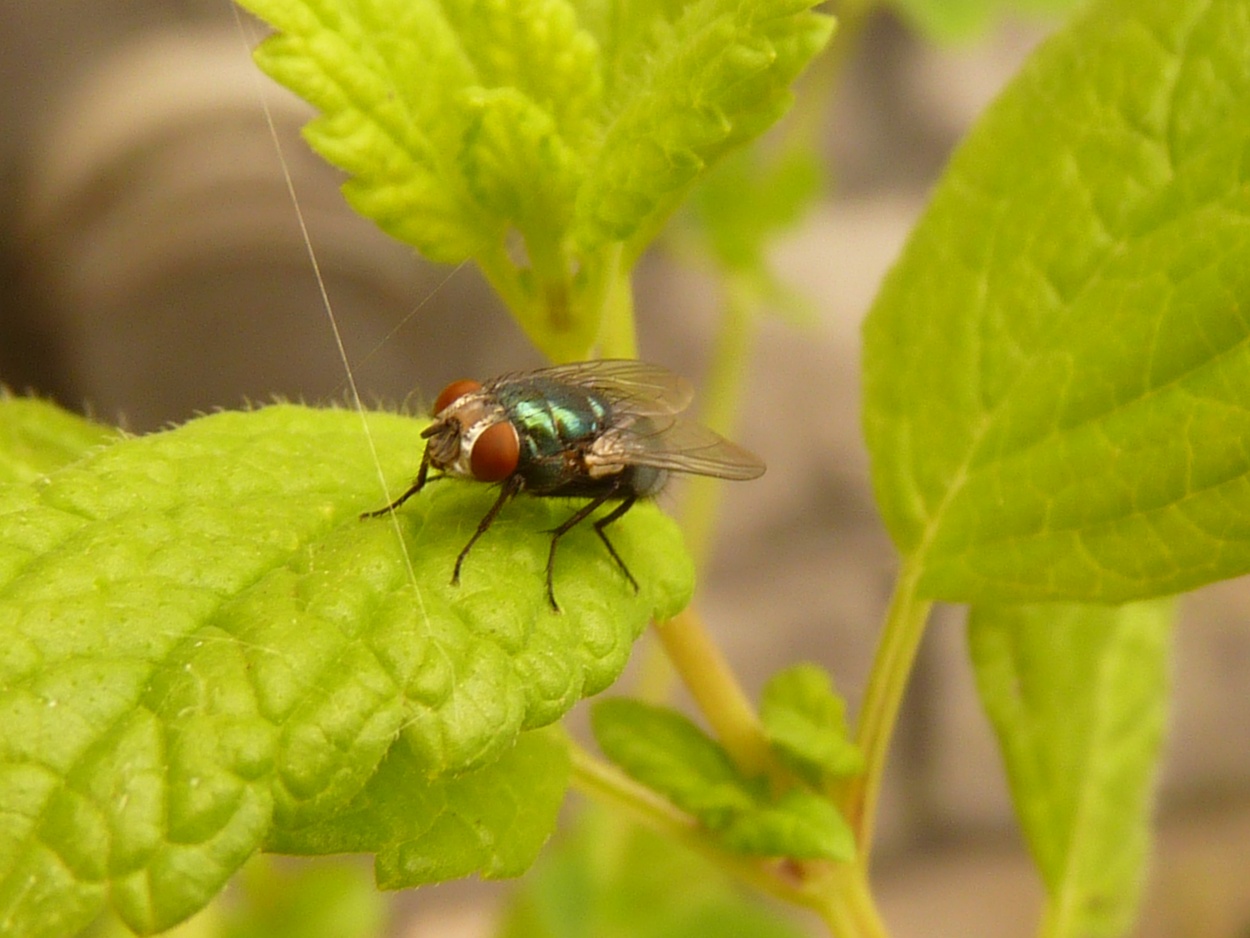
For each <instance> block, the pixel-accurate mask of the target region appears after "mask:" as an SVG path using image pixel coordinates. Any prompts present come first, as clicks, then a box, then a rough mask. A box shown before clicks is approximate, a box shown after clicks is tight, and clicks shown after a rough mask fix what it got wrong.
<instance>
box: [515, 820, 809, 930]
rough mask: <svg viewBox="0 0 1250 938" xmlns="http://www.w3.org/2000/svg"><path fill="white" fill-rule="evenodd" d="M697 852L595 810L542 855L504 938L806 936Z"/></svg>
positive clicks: (526, 881) (517, 897)
mask: <svg viewBox="0 0 1250 938" xmlns="http://www.w3.org/2000/svg"><path fill="white" fill-rule="evenodd" d="M805 934H807V932H805V931H804V930H802V929H800V928H799V927H798V926H797V925H793V924H790V923H789V922H788V921H786V919H785V917H784V916H783V915H781V914H779V913H778V911H777V910H776V909H766V908H764V907H763V906H761V905H760V904H759V903H758V902H753V901H751V900H750V899H748V898H746V897H745V896H743V895H742V892H741V890H740V889H738V888H735V887H734V885H733V884H732V883H731V882H730V881H729V880H728V878H727V877H726V876H725V874H724V873H723V872H722V871H721V870H719V869H718V868H717V867H715V866H713V865H712V864H711V863H709V862H708V861H707V860H706V859H704V858H703V857H702V856H700V855H699V854H696V853H694V852H692V851H691V850H689V849H688V848H686V847H683V846H682V845H681V844H678V843H674V842H673V841H671V840H669V839H667V838H662V837H660V836H659V835H657V834H653V833H651V832H650V831H648V830H645V829H643V828H641V827H637V826H634V825H631V824H628V823H626V822H624V821H623V820H622V819H620V818H615V817H609V816H608V815H607V814H606V813H605V812H603V811H601V810H598V809H595V808H590V809H589V810H586V811H584V812H582V813H581V814H580V815H579V817H578V819H577V823H576V824H575V826H574V828H573V830H572V831H569V832H565V833H563V834H562V835H561V839H560V841H559V842H558V843H556V844H555V845H553V847H551V848H549V849H548V850H546V851H545V852H544V853H543V857H542V859H541V860H540V861H539V862H538V864H537V865H536V866H535V868H534V869H533V871H531V872H530V873H529V874H528V875H527V876H526V877H525V879H524V880H523V881H522V882H521V884H520V889H519V891H518V892H517V893H516V894H515V895H514V897H513V899H512V901H511V903H510V905H509V907H508V909H507V910H506V911H505V913H504V919H503V923H502V926H501V928H500V930H499V932H498V935H499V938H708V936H714V935H726V936H733V938H800V936H802V935H805Z"/></svg>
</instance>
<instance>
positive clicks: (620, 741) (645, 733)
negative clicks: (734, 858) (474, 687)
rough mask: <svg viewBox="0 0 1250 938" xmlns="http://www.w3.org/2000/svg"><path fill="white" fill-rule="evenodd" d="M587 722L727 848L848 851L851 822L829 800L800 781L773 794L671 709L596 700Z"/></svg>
mask: <svg viewBox="0 0 1250 938" xmlns="http://www.w3.org/2000/svg"><path fill="white" fill-rule="evenodd" d="M591 726H592V727H593V729H594V733H595V739H596V740H598V742H599V746H600V748H601V749H602V750H603V752H604V754H605V755H606V756H607V757H608V758H609V759H611V760H612V761H613V762H615V763H617V764H618V765H619V766H620V767H621V768H622V769H624V770H625V772H626V773H628V774H629V775H630V776H631V777H632V778H634V779H635V780H636V781H638V782H641V783H642V784H643V785H646V786H647V787H649V788H652V789H654V790H656V791H657V792H659V793H660V794H662V795H663V796H664V797H665V798H667V799H668V800H669V801H671V802H672V803H673V804H675V805H676V806H677V807H679V808H681V809H682V810H683V811H686V812H688V813H689V814H691V815H693V816H694V817H695V818H697V819H698V820H699V821H700V822H701V823H702V824H703V825H704V826H705V827H706V828H708V830H710V831H713V832H714V833H716V834H718V835H720V837H721V839H722V841H723V842H724V843H725V845H726V846H728V847H730V848H731V849H734V850H737V851H740V852H743V853H753V854H760V855H764V856H788V857H795V858H798V859H810V858H818V857H819V858H826V859H832V860H848V859H850V858H851V857H853V856H854V854H855V843H854V838H853V836H852V834H851V831H850V828H849V827H848V826H847V824H846V822H845V821H844V820H843V819H842V816H841V815H840V814H838V812H837V810H836V809H835V808H834V807H833V805H832V804H830V803H829V802H828V801H826V800H824V799H822V798H820V797H819V796H817V795H815V794H813V793H811V792H809V791H806V790H804V789H801V788H795V789H792V790H790V791H787V792H783V793H781V794H780V795H778V796H776V797H774V796H773V795H771V794H770V793H769V791H768V787H767V784H766V782H765V781H764V780H763V779H749V778H746V777H745V776H743V775H742V774H741V773H740V772H739V771H738V769H737V767H736V766H735V765H734V764H733V761H732V760H731V759H730V758H729V755H728V754H727V753H726V752H725V751H724V750H723V749H722V748H721V747H720V745H719V744H718V743H716V742H715V741H714V740H712V739H711V738H710V737H708V736H707V735H706V734H705V733H704V732H703V731H702V730H700V729H699V728H698V727H697V726H695V725H694V723H692V722H691V721H690V720H689V719H687V718H686V717H685V716H683V715H682V714H680V713H678V712H677V711H675V710H671V709H668V708H666V707H654V706H651V705H649V704H644V703H642V702H641V701H637V700H628V699H625V698H621V697H618V698H612V699H608V700H600V701H597V702H596V703H595V704H594V706H593V707H592V709H591Z"/></svg>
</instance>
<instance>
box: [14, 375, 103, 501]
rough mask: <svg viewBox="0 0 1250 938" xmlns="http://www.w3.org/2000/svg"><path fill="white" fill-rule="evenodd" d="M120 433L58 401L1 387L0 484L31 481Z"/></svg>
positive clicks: (79, 456) (77, 457)
mask: <svg viewBox="0 0 1250 938" xmlns="http://www.w3.org/2000/svg"><path fill="white" fill-rule="evenodd" d="M119 436H120V434H119V433H118V432H117V431H116V430H114V429H112V428H111V427H105V426H102V425H101V424H98V423H92V422H91V421H90V420H84V419H83V418H82V417H79V416H76V415H75V414H71V413H70V412H69V411H67V410H61V408H59V407H57V406H56V405H55V404H50V403H48V402H47V401H41V400H38V399H37V398H30V397H10V396H9V395H8V394H6V393H5V392H4V391H3V389H0V485H3V484H4V483H6V482H30V481H32V480H34V479H37V478H39V477H40V476H41V475H44V474H45V473H48V472H51V471H52V470H54V469H59V468H61V466H64V465H65V464H66V463H71V462H73V461H74V460H75V459H79V458H81V457H82V456H84V455H85V454H86V453H88V452H89V451H90V450H92V449H95V448H96V447H98V446H103V445H105V444H108V443H112V442H113V441H114V440H116V439H117V438H118V437H119Z"/></svg>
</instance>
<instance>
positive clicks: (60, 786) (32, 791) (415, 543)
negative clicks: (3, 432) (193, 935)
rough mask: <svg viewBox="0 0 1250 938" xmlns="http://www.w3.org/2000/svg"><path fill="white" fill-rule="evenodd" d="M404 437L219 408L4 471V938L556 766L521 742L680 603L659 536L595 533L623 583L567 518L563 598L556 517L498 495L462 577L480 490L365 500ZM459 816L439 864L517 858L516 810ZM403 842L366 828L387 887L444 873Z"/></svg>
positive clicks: (411, 426)
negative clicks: (329, 828) (611, 546)
mask: <svg viewBox="0 0 1250 938" xmlns="http://www.w3.org/2000/svg"><path fill="white" fill-rule="evenodd" d="M366 424H367V426H368V428H369V431H370V434H371V437H372V444H373V446H374V447H376V452H377V459H378V463H377V464H375V462H374V458H373V455H372V453H371V449H370V443H369V441H368V440H367V439H366V436H365V433H364V429H365V425H366ZM421 428H422V424H421V422H419V421H414V420H411V419H408V418H404V417H399V416H394V415H388V414H370V415H366V416H364V417H362V416H361V415H359V414H356V413H351V412H346V411H335V410H328V411H318V410H313V409H309V408H303V407H295V406H275V407H269V408H265V409H262V410H259V411H255V412H251V413H221V414H216V415H213V416H210V417H205V418H203V419H200V420H195V421H192V422H191V423H188V424H187V425H186V426H184V427H182V428H180V429H177V430H174V431H170V432H166V433H159V434H154V435H151V436H147V437H141V438H135V439H126V440H122V441H120V442H117V443H114V444H113V445H112V446H109V447H107V448H104V449H102V450H99V451H97V452H95V453H93V454H92V455H90V456H88V457H86V458H85V459H82V460H79V461H78V462H76V463H73V464H72V465H70V466H68V467H66V468H65V469H63V470H61V471H60V472H57V473H54V474H53V475H52V476H50V477H48V478H46V479H43V480H40V481H37V482H35V483H32V484H23V485H9V486H7V487H3V488H0V740H2V741H3V742H2V744H0V804H3V805H4V806H5V811H6V819H7V820H6V823H5V824H4V825H0V923H2V924H3V926H4V927H3V928H0V930H4V931H12V932H13V933H16V934H22V935H26V936H32V938H37V936H41V935H49V936H54V935H65V934H71V933H73V932H74V931H75V930H76V929H77V928H78V927H81V925H83V924H85V923H86V922H87V921H89V920H90V919H91V918H92V917H93V916H94V915H95V914H96V913H97V912H98V911H99V910H100V908H101V907H102V906H103V904H104V903H105V902H106V901H108V902H111V904H112V905H113V906H114V908H115V909H116V911H117V912H118V914H119V915H120V916H121V917H122V918H123V919H124V920H125V921H126V922H127V923H128V924H129V925H131V927H133V928H135V929H136V930H138V931H140V932H145V933H150V932H152V931H156V930H159V929H161V928H165V927H168V926H169V925H171V924H173V923H174V922H176V921H178V920H180V919H181V918H183V917H185V916H186V915H188V914H190V913H191V912H193V911H194V910H195V909H197V908H199V907H200V906H201V905H203V904H204V903H205V902H206V901H207V900H208V899H209V898H211V897H212V895H213V894H214V893H215V892H216V891H217V890H218V889H219V888H220V886H221V885H222V883H223V882H224V881H225V880H226V878H227V877H228V876H229V875H230V874H231V873H232V872H233V871H234V870H235V869H236V868H237V867H238V866H239V865H240V864H241V863H242V862H243V861H244V860H245V859H247V857H248V856H250V855H251V854H252V853H253V852H254V851H255V850H257V849H258V848H260V847H261V846H263V845H266V844H270V843H272V842H274V841H277V840H280V839H281V838H282V837H286V838H290V839H292V841H293V839H294V837H295V835H296V832H300V831H315V830H318V829H319V828H318V825H324V824H325V822H326V821H327V819H329V818H333V817H335V816H336V815H338V814H339V813H341V812H342V811H343V810H344V809H345V808H346V807H347V806H349V805H354V804H357V802H356V801H354V799H357V798H358V797H365V798H367V799H370V800H369V807H368V811H366V812H365V815H367V816H368V817H369V818H373V819H374V820H376V818H377V817H380V816H381V814H382V812H383V810H384V809H385V810H396V811H397V810H401V808H402V809H403V810H408V809H410V808H411V807H412V804H413V801H412V799H413V798H419V797H420V796H421V794H422V792H421V789H422V788H423V787H424V786H429V785H433V784H434V783H439V784H442V783H441V782H440V781H439V780H442V779H445V778H446V777H448V776H452V775H458V774H461V773H465V772H470V771H472V770H481V769H484V767H487V766H492V767H493V768H492V771H494V772H496V773H498V774H497V776H496V777H495V784H496V785H497V786H499V787H500V788H503V789H506V788H508V786H511V787H512V789H513V790H515V789H516V788H518V787H520V786H527V787H533V788H535V789H536V790H541V791H544V792H549V791H551V786H554V785H558V784H562V782H557V781H556V779H557V778H559V779H562V777H563V774H564V772H565V768H564V764H563V760H562V759H558V758H552V757H550V756H547V757H543V758H540V755H541V752H542V751H545V750H543V749H542V747H541V746H539V745H538V743H537V742H534V741H530V742H527V743H526V745H525V746H521V745H520V744H519V743H518V742H517V740H518V738H526V737H529V735H530V734H525V735H524V736H523V735H522V733H523V731H525V730H529V729H532V728H535V727H538V726H541V725H544V724H547V723H550V722H552V721H554V720H556V719H558V718H559V717H560V716H561V715H562V714H563V713H564V712H565V711H566V710H567V709H568V708H569V707H571V706H572V705H573V703H575V702H576V701H577V700H578V699H579V698H580V697H582V696H584V695H586V694H590V693H594V692H597V691H599V690H602V689H603V688H604V687H606V686H608V684H610V683H611V682H612V681H613V680H614V679H615V677H616V676H617V674H618V673H619V672H620V670H621V668H622V667H624V664H625V662H626V659H627V657H628V654H629V650H630V646H631V643H632V641H633V640H634V638H636V637H637V635H638V634H639V633H640V632H641V630H642V629H643V628H644V626H645V625H646V623H647V621H648V620H649V618H650V617H651V616H652V615H658V616H660V617H667V616H670V615H672V614H673V613H675V612H676V611H677V610H679V609H680V608H681V606H682V605H684V603H685V602H686V601H687V599H688V596H689V593H690V590H691V578H692V577H691V569H690V565H689V561H688V559H687V558H686V557H685V555H684V554H683V552H682V549H681V546H680V538H679V536H678V534H677V531H676V527H675V525H673V524H672V523H671V522H670V521H668V520H667V519H666V518H664V517H663V516H662V515H661V514H660V513H659V512H658V511H657V510H656V509H654V508H653V507H651V506H641V507H640V508H638V509H635V510H634V511H632V512H630V514H629V515H628V516H627V517H626V518H624V519H622V520H621V521H620V522H619V523H618V524H617V525H616V526H615V528H614V532H615V538H614V543H615V544H616V546H617V548H618V550H619V551H620V552H621V554H622V555H623V556H624V557H625V558H626V560H627V561H628V562H629V564H630V567H631V570H632V571H633V573H634V575H635V576H636V577H637V578H638V581H639V582H640V583H641V584H642V590H641V592H640V594H639V595H635V594H634V592H633V590H632V589H631V588H630V586H629V584H628V583H627V582H626V581H625V579H624V577H622V576H621V574H620V571H619V569H618V568H617V567H616V566H615V564H614V563H613V562H612V560H611V558H610V557H608V556H607V555H606V552H605V551H604V550H603V546H602V544H601V543H600V542H599V540H598V538H596V537H595V535H594V532H593V531H588V530H580V529H578V530H575V531H574V532H572V533H571V534H570V535H569V536H568V538H566V539H565V541H562V542H561V550H560V553H559V555H558V557H557V564H556V582H555V588H556V592H557V595H558V596H559V598H560V601H561V603H562V607H563V609H564V612H563V613H562V614H556V613H553V612H552V611H551V609H550V608H549V606H548V604H547V600H546V595H545V588H544V582H543V571H544V567H545V563H546V557H547V547H548V543H549V535H547V534H546V533H544V532H545V530H546V529H549V528H551V527H553V526H554V524H555V523H557V520H558V519H562V518H564V517H566V516H567V513H568V512H569V511H570V510H571V508H570V506H568V505H565V504H561V503H559V502H558V501H555V500H550V499H547V500H543V499H525V498H522V499H518V500H517V501H516V502H515V503H513V504H512V505H510V506H509V508H508V509H507V510H506V511H505V512H504V513H503V514H502V515H501V517H500V519H499V521H498V523H497V524H496V526H495V528H493V529H492V530H491V531H490V532H489V534H488V535H487V536H486V537H484V538H483V539H482V540H481V541H480V542H479V544H478V545H477V546H476V547H475V549H474V551H473V553H472V554H471V555H470V556H469V558H468V560H467V562H466V563H465V566H464V570H463V573H462V577H461V584H460V586H459V587H453V586H451V585H449V579H450V575H451V569H452V564H453V562H454V559H455V557H456V555H457V554H458V553H459V551H460V549H461V548H462V547H463V545H464V543H465V541H466V539H467V537H468V535H469V533H470V532H471V531H472V529H473V527H474V525H475V524H476V522H477V520H478V519H479V518H480V517H481V515H482V514H483V513H484V512H485V511H486V509H487V507H488V506H489V505H490V503H491V500H492V499H493V497H494V494H493V493H492V492H491V490H490V489H489V488H488V487H486V486H481V485H476V484H473V483H461V482H455V481H440V482H436V483H434V484H432V485H431V487H430V489H429V490H428V492H426V493H422V494H421V495H420V496H419V497H417V498H415V499H413V500H411V501H410V502H409V503H408V504H406V505H405V506H404V508H403V509H401V510H400V511H399V512H398V514H397V516H396V518H394V519H392V518H389V517H384V518H375V519H369V520H366V521H361V520H359V517H358V516H359V514H360V512H361V511H362V510H365V509H369V508H374V507H377V506H378V505H380V504H385V502H386V494H385V493H384V492H383V491H382V490H381V485H380V483H379V480H378V468H377V467H378V466H379V465H380V468H381V471H382V472H383V473H384V474H385V476H386V478H387V479H388V487H389V489H390V491H391V492H396V491H398V490H399V489H400V488H401V487H402V486H403V485H405V484H406V482H407V480H408V479H409V478H410V476H411V474H412V473H413V472H414V470H415V468H416V466H417V464H418V462H419V458H420V452H421V447H422V443H423V441H422V440H421V438H420V430H421ZM393 746H402V747H404V750H405V751H404V754H403V755H402V757H401V756H400V755H395V754H393V759H392V760H391V761H390V762H388V766H392V765H393V766H400V765H404V766H407V767H408V769H409V774H408V778H407V784H408V786H409V788H411V789H416V790H417V791H416V792H409V793H407V794H406V795H404V796H403V798H402V800H401V801H400V802H399V803H396V804H390V805H389V807H388V804H387V799H390V798H392V797H396V798H398V797H399V795H398V794H397V792H398V789H399V788H401V787H402V786H401V785H399V784H398V782H397V781H396V780H395V779H393V778H392V777H391V776H389V775H387V776H384V777H383V778H381V779H379V780H378V781H377V782H376V784H374V783H370V778H371V776H373V775H374V773H375V770H376V769H377V768H378V766H379V764H380V763H382V761H383V759H384V757H386V756H387V754H388V752H392V750H393ZM514 746H515V747H516V748H515V749H514ZM534 747H538V748H534ZM536 753H538V755H536ZM505 754H509V755H508V756H507V757H506V758H505ZM387 771H388V772H391V771H397V769H396V768H393V767H390V768H388V770H387ZM471 779H472V776H469V775H466V776H464V779H463V785H453V786H452V787H451V788H444V789H440V793H437V794H435V793H430V797H431V798H442V799H443V800H444V803H445V804H446V806H447V807H446V808H445V809H443V810H436V809H434V808H427V813H426V816H427V817H428V818H429V819H430V820H431V824H432V825H433V826H434V827H437V826H438V825H440V824H441V825H443V828H444V829H445V828H446V827H447V826H449V825H454V820H453V815H455V814H456V813H457V812H461V813H463V808H464V805H465V798H466V797H467V795H466V793H467V792H470V791H473V790H480V789H473V788H472V784H473V782H472V781H471ZM371 784H373V787H369V788H366V786H367V785H371ZM362 792H364V795H363V796H362ZM541 804H542V805H546V806H547V807H544V808H542V809H539V808H536V809H535V814H534V818H533V824H534V825H536V824H538V823H539V822H540V821H541V819H542V818H543V817H544V816H545V813H546V812H548V811H549V807H550V806H549V803H548V801H546V800H543V801H541ZM479 816H480V818H481V823H482V829H481V830H480V831H479V832H478V833H479V834H480V836H479V837H478V839H477V841H476V842H472V841H471V839H469V838H462V839H460V840H457V839H456V838H455V837H454V836H452V835H450V834H448V835H446V836H444V835H443V834H442V833H436V834H433V835H431V836H434V837H442V839H441V840H439V841H438V843H439V844H440V845H447V849H448V851H449V853H448V855H446V856H443V857H441V858H440V859H441V861H442V863H443V864H444V866H445V867H446V868H448V869H453V868H454V869H456V870H457V871H459V870H460V869H462V868H463V867H465V866H466V865H469V864H471V863H476V862H479V860H478V859H473V860H470V859H468V856H469V854H470V852H472V851H477V852H476V853H473V856H474V857H475V858H480V862H481V863H482V864H483V867H482V868H483V869H484V870H485V871H486V872H488V873H492V872H499V873H503V872H507V871H511V870H515V869H517V868H518V865H519V863H520V859H519V858H520V857H521V856H522V855H523V854H524V853H525V852H526V851H530V850H531V848H532V846H533V841H534V839H535V836H536V835H535V833H534V830H533V829H532V826H530V825H518V824H517V823H516V819H515V818H514V817H512V816H511V815H510V813H509V812H508V811H507V810H506V809H505V808H503V807H498V806H496V807H495V808H492V809H491V810H489V811H488V810H485V809H483V810H482V811H481V812H479ZM370 831H371V832H372V833H370ZM514 833H515V834H516V836H517V838H518V842H517V843H516V844H513V843H511V841H510V838H512V837H513V835H514ZM280 835H281V836H280ZM397 836H398V835H397ZM404 836H406V837H409V838H411V841H404V842H402V843H397V842H396V841H395V840H393V839H387V838H384V837H382V834H381V832H380V831H379V830H378V828H377V825H376V824H375V825H374V827H373V828H369V829H368V830H366V831H365V832H364V833H363V834H362V835H361V837H360V839H359V840H358V841H357V844H358V845H359V846H360V847H361V848H362V849H369V850H375V849H376V850H378V851H380V852H381V853H382V855H383V857H382V858H383V861H384V862H385V863H389V862H391V859H392V858H393V859H394V863H393V866H392V867H388V869H387V875H388V876H390V877H392V879H391V880H388V881H393V882H403V881H407V880H406V879H405V877H408V876H410V875H426V876H429V875H436V872H435V873H431V872H430V871H429V869H428V868H421V867H420V863H419V862H417V863H413V862H410V857H411V854H406V853H405V850H407V849H408V846H409V843H410V842H412V843H417V844H418V846H417V848H416V849H418V850H419V849H425V846H428V845H425V844H422V843H421V842H420V837H419V832H416V831H415V830H409V831H407V832H406V833H405V834H404ZM461 847H463V850H464V852H463V853H459V854H456V853H453V852H452V851H455V850H459V849H461ZM388 851H390V852H389V853H388ZM418 868H420V869H424V870H425V871H424V873H422V872H420V869H418ZM414 869H417V872H414Z"/></svg>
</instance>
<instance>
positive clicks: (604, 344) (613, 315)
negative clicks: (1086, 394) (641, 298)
mask: <svg viewBox="0 0 1250 938" xmlns="http://www.w3.org/2000/svg"><path fill="white" fill-rule="evenodd" d="M622 249H623V248H622V245H621V244H620V243H617V244H615V245H613V246H612V247H611V248H608V249H607V250H608V251H609V252H610V255H609V256H608V257H607V258H606V260H605V261H604V264H605V270H604V271H603V273H602V274H601V276H602V277H604V278H605V281H604V284H603V288H602V289H603V297H602V300H601V302H602V304H603V306H602V312H603V315H602V317H601V319H600V326H599V342H598V345H599V353H600V354H601V355H602V356H603V357H604V358H637V357H638V336H637V334H636V333H635V330H634V285H633V281H632V280H631V279H630V270H629V269H622V266H621V251H622Z"/></svg>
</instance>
